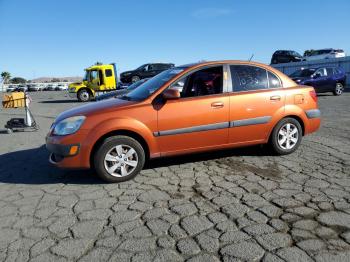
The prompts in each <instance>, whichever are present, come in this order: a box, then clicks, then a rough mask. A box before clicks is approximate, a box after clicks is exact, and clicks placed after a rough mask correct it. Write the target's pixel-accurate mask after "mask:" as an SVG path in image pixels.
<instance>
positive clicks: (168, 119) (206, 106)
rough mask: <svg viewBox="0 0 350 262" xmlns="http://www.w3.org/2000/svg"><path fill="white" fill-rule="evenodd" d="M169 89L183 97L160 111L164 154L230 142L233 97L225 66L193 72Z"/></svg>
mask: <svg viewBox="0 0 350 262" xmlns="http://www.w3.org/2000/svg"><path fill="white" fill-rule="evenodd" d="M169 88H176V89H179V91H180V93H181V98H179V99H176V100H168V101H166V102H165V104H164V105H163V106H162V107H161V108H160V109H159V110H158V132H157V133H156V136H157V140H158V142H159V145H160V149H161V152H162V155H167V154H171V153H175V152H177V151H186V150H195V149H204V148H210V147H215V146H220V145H223V144H227V143H228V125H229V122H228V120H229V119H228V118H229V97H228V96H227V93H225V92H224V91H223V89H224V88H223V67H222V66H216V67H210V68H205V69H202V70H198V71H196V72H193V73H191V74H189V75H187V76H185V77H184V78H182V79H180V80H179V81H177V82H176V83H174V84H173V85H171V86H170V87H169Z"/></svg>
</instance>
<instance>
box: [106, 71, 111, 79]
mask: <svg viewBox="0 0 350 262" xmlns="http://www.w3.org/2000/svg"><path fill="white" fill-rule="evenodd" d="M110 76H112V70H111V69H106V77H110Z"/></svg>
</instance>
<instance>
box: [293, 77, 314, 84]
mask: <svg viewBox="0 0 350 262" xmlns="http://www.w3.org/2000/svg"><path fill="white" fill-rule="evenodd" d="M309 78H310V77H292V80H293V81H294V82H297V83H300V82H302V81H305V80H308V79H309Z"/></svg>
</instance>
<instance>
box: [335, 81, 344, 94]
mask: <svg viewBox="0 0 350 262" xmlns="http://www.w3.org/2000/svg"><path fill="white" fill-rule="evenodd" d="M343 89H344V88H343V85H342V84H341V83H337V85H336V87H335V93H336V94H337V95H341V94H342V93H343Z"/></svg>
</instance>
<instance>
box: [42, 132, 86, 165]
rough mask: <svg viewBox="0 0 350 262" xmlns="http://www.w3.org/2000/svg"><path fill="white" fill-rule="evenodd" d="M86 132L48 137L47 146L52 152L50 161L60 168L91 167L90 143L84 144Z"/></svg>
mask: <svg viewBox="0 0 350 262" xmlns="http://www.w3.org/2000/svg"><path fill="white" fill-rule="evenodd" d="M85 136H86V134H85V133H83V134H82V132H80V134H78V133H77V134H75V135H68V136H53V135H48V136H47V137H46V148H47V150H48V151H49V152H50V158H49V161H50V163H52V164H54V165H55V166H57V167H60V168H73V169H77V168H78V169H81V168H90V157H89V152H90V150H91V148H90V147H89V144H84V143H83V144H82V143H80V142H79V141H85V140H84V139H85Z"/></svg>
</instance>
